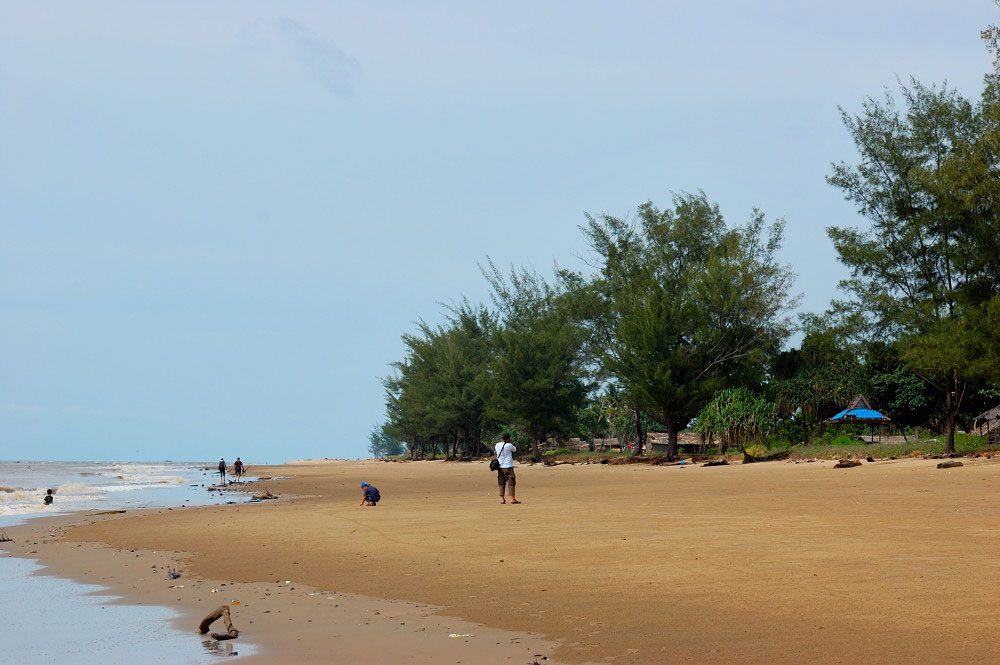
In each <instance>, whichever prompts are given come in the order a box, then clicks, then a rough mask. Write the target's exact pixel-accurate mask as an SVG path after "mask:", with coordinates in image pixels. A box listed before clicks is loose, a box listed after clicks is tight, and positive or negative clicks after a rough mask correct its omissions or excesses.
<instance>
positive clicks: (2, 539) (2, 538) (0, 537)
mask: <svg viewBox="0 0 1000 665" xmlns="http://www.w3.org/2000/svg"><path fill="white" fill-rule="evenodd" d="M12 542H14V541H13V540H12V539H10V538H8V537H7V534H6V533H4V532H3V529H0V543H12Z"/></svg>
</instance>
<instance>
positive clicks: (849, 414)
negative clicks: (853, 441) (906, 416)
mask: <svg viewBox="0 0 1000 665" xmlns="http://www.w3.org/2000/svg"><path fill="white" fill-rule="evenodd" d="M823 425H837V430H838V431H840V425H867V426H869V427H871V428H872V430H871V431H872V442H874V441H875V428H876V427H877V428H878V435H879V439H880V440H881V438H882V427H883V426H885V425H892V419H890V418H889V417H888V416H885V415H883V414H882V413H880V412H878V411H876V410H875V409H873V408H872V407H871V405H870V404H869V403H868V400H867V399H865V396H864V395H857V396H855V397H854V399H853V400H851V403H850V404H848V405H847V408H846V409H844V410H843V411H841V412H840V413H838V414H836V415H835V416H832V417H830V418H827V419H826V420H824V421H823Z"/></svg>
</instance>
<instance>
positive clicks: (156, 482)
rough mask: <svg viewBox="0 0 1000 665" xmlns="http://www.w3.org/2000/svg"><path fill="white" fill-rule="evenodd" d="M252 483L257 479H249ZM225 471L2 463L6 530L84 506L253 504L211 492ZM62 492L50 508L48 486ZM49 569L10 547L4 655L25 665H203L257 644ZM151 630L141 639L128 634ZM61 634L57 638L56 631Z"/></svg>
mask: <svg viewBox="0 0 1000 665" xmlns="http://www.w3.org/2000/svg"><path fill="white" fill-rule="evenodd" d="M247 479H248V480H249V479H250V478H247ZM218 480H219V474H218V472H217V471H214V470H211V471H209V470H206V468H205V465H203V464H194V463H183V462H158V463H149V462H0V529H2V528H4V527H7V526H12V525H14V524H19V523H23V522H24V521H25V520H29V519H31V518H33V517H40V516H45V515H55V514H59V513H67V512H74V511H81V510H122V509H124V510H134V509H139V508H158V507H174V506H180V505H187V506H196V505H206V504H217V503H229V502H233V501H236V502H239V501H245V500H247V499H246V498H243V497H241V495H239V494H222V493H219V492H212V491H209V490H207V488H208V487H210V486H212V485H213V484H215V483H217V482H218ZM48 489H51V490H53V496H54V499H53V501H52V503H51V505H45V503H44V497H45V492H46V490H48ZM37 570H39V566H38V565H37V564H36V563H34V562H32V561H29V560H25V559H19V558H16V557H12V556H6V555H4V552H3V550H2V549H0V599H2V601H0V654H2V655H3V660H4V661H5V662H10V663H17V664H19V665H36V664H37V665H42V664H45V665H52V663H61V662H67V660H68V659H70V658H71V659H72V661H73V662H74V663H76V664H78V665H98V664H102V665H103V664H106V663H126V662H143V663H165V664H166V663H170V664H171V665H201V664H203V663H213V662H217V661H218V658H220V657H231V656H236V655H247V654H249V653H251V651H252V650H253V647H252V645H250V644H248V643H246V642H244V641H242V640H240V641H239V643H215V642H214V641H213V640H204V639H203V638H201V637H200V636H198V635H192V634H191V633H190V632H181V631H179V630H177V629H176V628H174V627H173V626H172V625H171V622H170V620H171V619H172V618H174V617H175V616H176V613H175V612H174V611H173V610H171V609H169V608H166V607H150V606H147V605H142V606H138V605H121V604H117V603H115V602H113V601H115V600H116V598H115V597H113V596H109V595H107V594H102V593H101V587H96V586H93V585H85V584H79V583H77V582H73V581H70V580H65V579H61V578H57V577H51V576H48V575H37V574H34V573H35V571H37ZM138 634H142V635H143V637H142V640H141V641H136V640H132V639H129V638H126V637H124V636H129V635H138ZM54 635H56V636H57V637H53V636H54Z"/></svg>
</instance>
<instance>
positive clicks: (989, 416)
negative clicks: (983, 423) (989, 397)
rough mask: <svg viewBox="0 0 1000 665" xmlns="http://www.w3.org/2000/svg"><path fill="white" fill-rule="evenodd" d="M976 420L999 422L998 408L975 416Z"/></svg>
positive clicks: (999, 407) (999, 409)
mask: <svg viewBox="0 0 1000 665" xmlns="http://www.w3.org/2000/svg"><path fill="white" fill-rule="evenodd" d="M976 420H1000V406H995V407H993V408H992V409H990V410H989V411H983V412H982V413H980V414H979V415H978V416H976Z"/></svg>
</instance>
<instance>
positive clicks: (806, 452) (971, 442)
mask: <svg viewBox="0 0 1000 665" xmlns="http://www.w3.org/2000/svg"><path fill="white" fill-rule="evenodd" d="M842 439H848V440H847V441H843V442H842V441H841V440H842ZM944 449H945V446H944V437H936V438H933V439H911V440H910V441H909V442H903V443H860V442H858V441H851V440H849V437H844V436H840V437H836V438H835V439H833V440H832V441H830V442H817V443H812V444H808V445H804V444H796V445H793V446H790V447H789V448H788V453H789V457H790V458H791V459H805V458H808V459H811V458H813V457H818V458H820V459H837V458H839V457H846V456H847V455H853V456H854V457H869V456H870V457H883V458H884V457H910V456H911V455H914V454H921V455H943V454H944ZM989 450H994V448H993V447H991V446H990V445H989V443H988V442H987V441H986V439H985V438H983V437H981V436H976V435H974V434H963V433H962V432H956V433H955V452H957V453H958V454H960V455H961V454H967V453H977V452H984V451H989Z"/></svg>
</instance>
